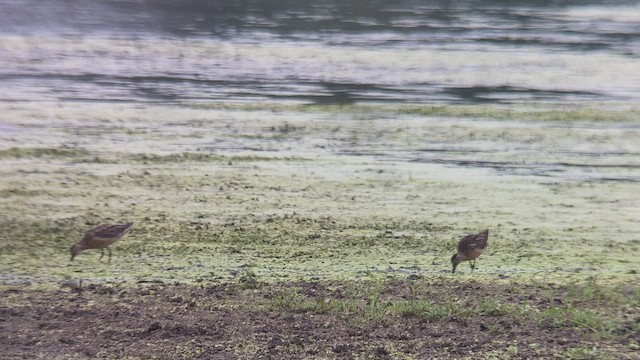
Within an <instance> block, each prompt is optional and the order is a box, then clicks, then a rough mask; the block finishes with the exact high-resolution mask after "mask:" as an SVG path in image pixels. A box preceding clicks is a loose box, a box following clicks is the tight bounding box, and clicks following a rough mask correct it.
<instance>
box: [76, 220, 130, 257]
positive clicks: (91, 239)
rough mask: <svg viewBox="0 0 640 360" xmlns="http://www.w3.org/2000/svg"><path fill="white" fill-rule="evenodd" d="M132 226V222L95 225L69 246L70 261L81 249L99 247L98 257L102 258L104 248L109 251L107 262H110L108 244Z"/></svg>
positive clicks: (119, 237)
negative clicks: (100, 253) (100, 251)
mask: <svg viewBox="0 0 640 360" xmlns="http://www.w3.org/2000/svg"><path fill="white" fill-rule="evenodd" d="M132 226H133V223H132V222H130V223H126V224H115V225H111V224H107V225H100V226H97V227H95V228H93V229H91V230H89V231H87V232H86V233H85V234H84V237H83V238H82V240H80V241H78V243H77V244H75V245H73V246H72V247H71V261H73V258H74V257H76V255H78V254H79V253H80V252H81V251H83V250H87V249H101V250H102V255H100V259H102V258H103V257H104V249H105V248H106V249H107V250H108V251H109V262H111V249H109V245H111V244H113V243H114V242H116V241H118V240H120V239H121V238H122V237H123V236H124V235H125V234H126V233H127V232H129V230H131V227H132Z"/></svg>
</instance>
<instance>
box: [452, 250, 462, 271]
mask: <svg viewBox="0 0 640 360" xmlns="http://www.w3.org/2000/svg"><path fill="white" fill-rule="evenodd" d="M458 264H460V260H458V254H453V256H452V257H451V268H452V270H451V273H452V274H453V273H455V272H456V267H458Z"/></svg>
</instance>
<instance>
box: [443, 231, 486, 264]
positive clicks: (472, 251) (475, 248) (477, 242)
mask: <svg viewBox="0 0 640 360" xmlns="http://www.w3.org/2000/svg"><path fill="white" fill-rule="evenodd" d="M488 239H489V230H488V229H487V230H485V231H483V232H481V233H478V234H471V235H467V236H464V237H463V238H462V239H460V242H458V252H457V253H455V254H453V256H452V257H451V265H452V266H453V270H452V271H451V272H452V273H455V272H456V267H457V266H458V264H460V263H461V262H463V261H469V266H471V272H473V269H475V268H476V259H477V258H478V256H480V255H481V254H482V252H483V251H484V249H485V248H486V247H487V240H488Z"/></svg>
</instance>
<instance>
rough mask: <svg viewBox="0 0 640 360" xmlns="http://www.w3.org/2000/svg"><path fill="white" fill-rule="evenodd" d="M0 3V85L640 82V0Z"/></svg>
mask: <svg viewBox="0 0 640 360" xmlns="http://www.w3.org/2000/svg"><path fill="white" fill-rule="evenodd" d="M0 13H2V14H5V16H4V19H3V21H2V22H0V49H2V56H1V57H0V84H2V85H3V86H2V87H3V88H4V89H3V90H0V96H1V98H2V99H4V100H42V99H47V100H50V99H61V100H91V101H95V100H102V101H163V102H166V101H180V102H184V101H256V100H287V101H301V102H315V103H353V102H366V101H376V102H381V101H390V102H414V103H428V102H465V103H475V102H502V103H504V102H510V103H513V102H520V101H532V100H533V101H538V102H540V101H551V102H558V101H560V102H563V101H583V100H588V101H593V100H598V101H637V100H638V96H639V94H640V65H639V63H640V62H638V58H639V57H640V21H638V20H639V19H640V2H638V1H619V2H617V3H616V5H615V6H611V5H608V4H607V2H605V1H587V2H581V3H580V5H575V2H572V1H521V2H518V3H517V5H513V2H507V1H438V2H428V3H425V2H422V1H408V0H407V1H373V2H372V1H364V0H350V1H337V0H335V1H325V2H309V1H291V0H288V1H282V0H277V1H273V0H270V1H267V0H262V1H197V0H185V1H173V0H161V1H144V0H123V1H117V2H113V1H106V0H101V1H100V0H98V1H83V0H51V1H46V2H41V1H36V0H30V1H29V0H26V1H14V0H0ZM9 89H10V90H9Z"/></svg>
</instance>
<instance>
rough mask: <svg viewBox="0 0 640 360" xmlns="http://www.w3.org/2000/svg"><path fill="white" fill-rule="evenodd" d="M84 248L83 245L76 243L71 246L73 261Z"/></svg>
mask: <svg viewBox="0 0 640 360" xmlns="http://www.w3.org/2000/svg"><path fill="white" fill-rule="evenodd" d="M82 250H84V248H83V247H82V245H80V244H75V245H73V246H72V247H71V261H73V258H75V257H76V256H77V255H78V254H79V253H80V251H82Z"/></svg>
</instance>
